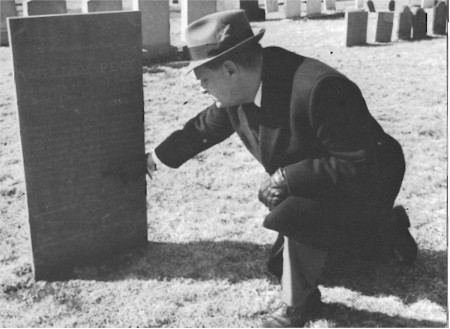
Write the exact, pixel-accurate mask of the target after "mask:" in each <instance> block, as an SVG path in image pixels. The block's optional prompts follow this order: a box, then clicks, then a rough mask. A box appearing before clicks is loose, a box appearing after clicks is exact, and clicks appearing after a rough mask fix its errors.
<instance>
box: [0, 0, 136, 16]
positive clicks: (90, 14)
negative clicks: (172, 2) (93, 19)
mask: <svg viewBox="0 0 450 329" xmlns="http://www.w3.org/2000/svg"><path fill="white" fill-rule="evenodd" d="M0 1H2V0H0ZM140 12H141V11H140V10H120V11H99V12H90V13H75V14H49V15H32V16H16V17H7V19H8V20H23V19H37V18H43V17H45V18H47V17H73V16H80V17H85V16H92V15H105V14H109V15H111V14H126V13H140Z"/></svg>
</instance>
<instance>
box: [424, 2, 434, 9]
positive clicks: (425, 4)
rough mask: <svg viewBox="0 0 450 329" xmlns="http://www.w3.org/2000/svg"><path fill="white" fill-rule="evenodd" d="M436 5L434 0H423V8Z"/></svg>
mask: <svg viewBox="0 0 450 329" xmlns="http://www.w3.org/2000/svg"><path fill="white" fill-rule="evenodd" d="M433 7H434V0H422V8H423V9H426V8H433Z"/></svg>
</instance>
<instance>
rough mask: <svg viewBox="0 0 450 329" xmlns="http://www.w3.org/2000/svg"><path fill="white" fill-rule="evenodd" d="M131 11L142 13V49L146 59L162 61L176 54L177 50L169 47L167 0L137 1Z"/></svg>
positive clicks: (168, 8)
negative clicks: (144, 51)
mask: <svg viewBox="0 0 450 329" xmlns="http://www.w3.org/2000/svg"><path fill="white" fill-rule="evenodd" d="M135 4H136V3H134V4H133V6H132V8H131V9H133V10H140V11H141V13H142V48H143V49H145V50H146V53H145V54H146V57H148V58H155V59H162V58H167V57H170V56H173V55H175V54H176V52H177V49H176V48H175V47H172V46H171V45H170V7H169V0H158V1H148V0H139V1H138V3H137V5H138V6H137V8H136V6H135Z"/></svg>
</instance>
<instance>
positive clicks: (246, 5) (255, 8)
mask: <svg viewBox="0 0 450 329" xmlns="http://www.w3.org/2000/svg"><path fill="white" fill-rule="evenodd" d="M241 9H242V10H245V13H246V14H247V18H248V20H249V21H251V22H258V21H264V20H265V19H266V12H265V10H264V9H262V8H259V3H258V0H241Z"/></svg>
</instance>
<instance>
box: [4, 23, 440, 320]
mask: <svg viewBox="0 0 450 329" xmlns="http://www.w3.org/2000/svg"><path fill="white" fill-rule="evenodd" d="M254 26H255V27H265V28H266V30H267V32H266V35H265V37H264V38H263V39H262V43H263V45H264V46H269V45H278V46H282V47H285V48H287V49H290V50H293V51H296V52H298V53H301V54H303V55H306V56H311V57H315V58H318V59H320V60H322V61H325V62H326V63H328V64H330V65H331V66H333V67H335V68H337V69H339V70H340V71H341V72H343V73H344V74H346V75H347V76H348V77H349V78H351V79H352V80H354V81H355V82H356V83H357V84H358V85H359V86H360V88H361V89H362V92H363V95H364V96H365V98H366V100H367V103H368V106H369V108H370V110H371V112H372V114H373V115H374V116H375V117H376V118H377V119H378V120H379V121H380V123H381V124H382V125H383V127H384V128H385V130H386V131H387V132H388V133H390V134H391V135H393V136H394V137H396V138H397V139H398V140H399V141H400V143H401V144H402V146H403V147H404V152H405V157H406V162H407V168H406V175H405V179H404V183H403V186H402V189H401V192H400V195H399V197H398V200H397V202H398V203H399V204H403V205H404V206H405V208H406V209H407V211H408V213H409V215H410V218H411V221H412V233H413V235H414V236H415V237H416V239H417V241H418V243H419V248H420V251H419V256H418V259H417V262H416V263H415V265H414V266H412V267H408V266H400V265H398V264H396V263H394V262H392V261H390V262H387V263H376V262H371V261H367V260H357V261H352V260H351V259H350V258H349V257H348V256H346V255H343V254H339V255H336V257H333V259H332V260H331V262H330V266H329V268H328V270H327V272H326V274H325V276H324V278H323V281H322V282H321V290H322V294H323V300H324V302H325V303H326V305H325V309H324V313H323V315H322V316H320V317H319V318H317V319H314V320H313V321H311V322H309V323H308V326H310V327H445V326H447V325H448V323H447V249H446V248H447V244H446V243H447V240H446V234H447V226H446V225H447V224H446V218H447V208H446V203H447V175H446V168H447V130H446V128H447V112H446V110H447V84H446V81H447V77H446V73H447V67H446V52H447V42H446V38H445V37H430V38H428V39H426V40H422V41H415V42H394V43H388V44H370V45H368V46H363V47H352V48H345V47H344V46H343V36H344V31H345V27H344V20H343V19H337V20H297V21H288V20H272V21H267V22H263V23H255V24H254ZM185 64H186V63H185V62H171V63H165V64H158V65H155V64H150V63H146V62H144V65H143V77H144V98H145V99H144V101H145V122H144V123H145V131H146V145H147V147H148V149H151V148H152V147H153V146H156V145H157V143H158V142H159V141H161V140H162V139H163V138H164V137H165V136H167V135H168V134H169V133H170V132H172V131H173V130H174V129H178V128H180V127H181V126H182V125H183V124H184V122H185V121H186V120H187V119H189V118H190V117H192V116H193V115H194V114H196V113H197V112H198V111H200V110H201V109H203V108H204V107H205V106H206V105H208V104H209V103H210V102H211V99H210V98H209V96H207V95H202V94H200V92H199V85H198V83H197V82H196V81H195V78H194V77H193V75H185V67H186V65H185ZM0 66H1V67H2V69H1V71H0V132H1V134H0V143H1V144H0V161H1V164H0V193H1V199H0V212H1V215H0V216H1V217H0V218H1V221H0V327H255V326H257V325H258V323H259V322H260V320H261V317H262V316H264V315H265V314H267V313H268V312H269V311H270V310H274V309H275V308H277V306H278V305H279V303H280V302H279V299H278V296H279V285H278V284H277V282H276V280H275V278H273V277H271V276H270V274H268V273H267V271H266V267H265V261H266V257H267V254H268V251H269V250H270V246H271V243H272V242H273V241H274V239H275V237H276V234H275V232H271V231H268V230H265V229H264V228H263V227H262V221H263V218H264V216H265V214H266V213H267V210H266V209H265V208H264V206H263V205H262V204H260V203H259V202H258V200H257V189H258V187H259V183H260V181H261V180H262V179H263V178H264V177H265V173H264V172H263V170H262V168H261V167H260V165H259V164H258V163H257V162H256V160H254V159H253V158H252V157H251V155H250V154H249V153H248V152H247V151H246V150H245V148H244V147H243V145H242V144H241V143H240V142H239V140H238V139H237V137H236V136H233V137H231V138H230V139H229V140H226V141H224V142H223V143H222V144H220V145H218V146H216V147H214V148H212V149H210V150H208V151H206V152H204V153H202V154H200V155H198V156H196V157H195V158H194V159H192V160H191V161H189V162H188V163H186V164H185V165H184V166H182V167H181V168H180V169H178V170H172V169H167V168H166V169H164V168H160V170H159V172H158V173H157V175H156V177H155V178H154V179H153V180H148V181H147V183H148V186H147V202H148V214H147V216H148V236H149V242H148V244H147V245H146V246H144V247H142V248H140V249H138V250H133V251H130V252H126V253H122V254H116V255H112V257H111V258H110V259H105V260H102V261H99V262H97V263H95V264H87V265H83V266H79V267H77V268H75V270H74V272H73V275H72V277H71V278H69V279H67V280H65V281H55V282H45V281H38V282H34V281H33V279H32V272H31V253H30V250H29V249H30V247H29V245H30V241H29V232H28V224H27V209H26V199H25V183H24V175H23V169H22V160H21V151H20V139H19V135H18V124H17V113H16V105H15V98H14V83H13V73H12V63H11V58H10V49H9V48H6V47H2V48H0Z"/></svg>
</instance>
